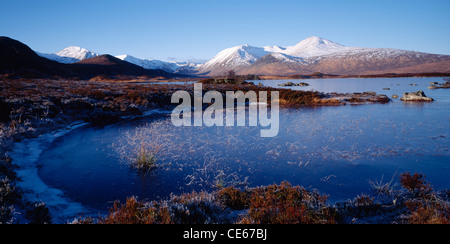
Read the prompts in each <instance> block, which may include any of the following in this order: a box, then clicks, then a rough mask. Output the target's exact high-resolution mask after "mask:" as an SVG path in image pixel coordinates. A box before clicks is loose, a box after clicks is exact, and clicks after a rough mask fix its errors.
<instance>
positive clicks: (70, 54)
mask: <svg viewBox="0 0 450 244" xmlns="http://www.w3.org/2000/svg"><path fill="white" fill-rule="evenodd" d="M36 53H37V54H38V55H39V56H41V57H43V58H47V59H50V60H53V61H56V62H59V63H63V64H73V63H77V62H80V61H82V60H85V59H90V58H94V57H98V56H101V54H98V53H95V52H92V51H90V50H87V49H85V48H81V47H75V46H71V47H68V48H65V49H63V50H61V51H59V52H57V53H51V54H47V53H41V52H36ZM115 58H118V59H120V60H123V61H127V62H129V63H132V64H135V65H137V66H140V67H142V68H144V69H147V70H163V71H166V72H168V73H174V74H195V73H197V69H198V67H199V64H196V63H192V62H164V61H160V60H154V59H153V60H149V59H139V58H136V57H133V56H130V55H119V56H115Z"/></svg>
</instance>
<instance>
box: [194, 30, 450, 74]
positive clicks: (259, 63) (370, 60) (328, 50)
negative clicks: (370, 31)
mask: <svg viewBox="0 0 450 244" xmlns="http://www.w3.org/2000/svg"><path fill="white" fill-rule="evenodd" d="M229 70H234V71H235V72H236V73H238V74H257V75H296V74H310V73H313V72H321V73H326V74H336V75H366V74H384V73H428V72H443V73H447V72H449V71H450V56H449V55H439V54H428V53H421V52H415V51H406V50H399V49H389V48H361V47H345V46H343V45H340V44H337V43H334V42H332V41H329V40H326V39H324V38H320V37H310V38H308V39H306V40H303V41H301V42H300V43H298V44H297V45H294V46H289V47H282V46H266V47H253V46H250V45H242V46H237V47H233V48H229V49H226V50H224V51H222V52H220V53H219V54H217V56H216V57H214V58H213V59H212V60H210V61H208V62H207V63H205V64H203V65H201V66H200V67H199V72H200V73H207V74H209V75H220V74H223V73H224V72H227V71H229Z"/></svg>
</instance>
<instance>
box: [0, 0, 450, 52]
mask: <svg viewBox="0 0 450 244" xmlns="http://www.w3.org/2000/svg"><path fill="white" fill-rule="evenodd" d="M0 36H8V37H11V38H13V39H16V40H19V41H21V42H23V43H25V44H27V45H28V46H30V47H31V48H32V49H34V50H35V51H39V52H44V53H55V52H58V51H60V50H62V49H64V48H66V47H68V46H81V47H84V48H87V49H89V50H91V51H93V52H97V53H101V54H112V55H122V54H129V55H132V56H135V57H138V58H147V59H160V60H173V59H175V60H187V59H191V60H202V59H211V58H213V57H214V56H215V55H216V54H217V53H218V52H220V51H221V50H223V49H226V48H229V47H234V46H238V45H243V44H249V45H252V46H267V45H279V46H292V45H295V44H297V43H298V42H300V41H302V40H304V39H306V38H308V37H310V36H319V37H323V38H325V39H328V40H331V41H334V42H337V43H339V44H342V45H344V46H352V47H374V48H399V49H405V50H414V51H421V52H427V53H437V54H448V55H450V0H320V1H316V0H226V1H224V0H127V1H124V0H97V1H96V0H89V1H87V0H39V1H37V0H28V1H27V0H0Z"/></svg>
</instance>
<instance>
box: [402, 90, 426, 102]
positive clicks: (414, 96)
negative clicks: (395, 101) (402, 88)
mask: <svg viewBox="0 0 450 244" xmlns="http://www.w3.org/2000/svg"><path fill="white" fill-rule="evenodd" d="M400 100H402V101H405V102H409V101H411V102H432V101H434V99H433V98H430V97H427V96H426V95H425V93H424V92H423V91H417V92H412V93H405V94H403V97H402V98H401V99H400Z"/></svg>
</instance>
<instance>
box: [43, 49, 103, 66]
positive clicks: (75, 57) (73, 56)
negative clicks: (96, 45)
mask: <svg viewBox="0 0 450 244" xmlns="http://www.w3.org/2000/svg"><path fill="white" fill-rule="evenodd" d="M36 53H37V54H38V55H39V56H41V57H43V58H47V59H50V60H53V61H56V62H59V63H63V64H72V63H76V62H79V61H81V60H84V59H88V58H93V57H98V56H100V54H98V53H94V52H91V51H89V50H87V49H85V48H81V47H75V46H71V47H68V48H65V49H63V50H61V51H59V52H57V53H52V54H45V53H39V52H36Z"/></svg>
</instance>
